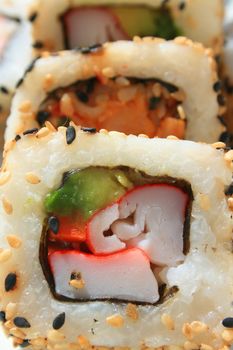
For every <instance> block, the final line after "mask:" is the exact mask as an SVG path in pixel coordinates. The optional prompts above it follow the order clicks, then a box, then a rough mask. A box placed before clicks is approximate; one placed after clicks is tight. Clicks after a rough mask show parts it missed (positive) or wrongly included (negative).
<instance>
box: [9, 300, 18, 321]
mask: <svg viewBox="0 0 233 350" xmlns="http://www.w3.org/2000/svg"><path fill="white" fill-rule="evenodd" d="M16 309H17V304H15V303H9V304H7V306H6V319H7V320H9V319H11V318H12V317H14V315H15V313H16Z"/></svg>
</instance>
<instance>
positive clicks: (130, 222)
mask: <svg viewBox="0 0 233 350" xmlns="http://www.w3.org/2000/svg"><path fill="white" fill-rule="evenodd" d="M191 203H192V191H191V187H190V186H189V185H188V184H187V183H185V182H184V181H177V180H175V179H170V178H164V179H162V178H154V177H149V176H146V175H144V174H142V173H140V172H137V171H134V170H132V169H128V168H117V169H108V168H98V167H97V168H95V167H93V168H87V169H83V170H79V171H73V172H70V173H68V174H66V175H65V176H64V179H63V183H62V185H61V187H60V188H58V189H57V190H55V191H53V192H51V193H49V194H48V195H47V197H46V199H45V210H46V212H47V213H48V214H49V216H48V219H47V223H46V227H45V228H44V232H43V234H42V239H41V248H40V261H41V265H42V268H43V271H44V274H45V276H46V278H47V281H48V283H49V285H50V288H51V291H52V293H53V295H54V296H55V298H58V299H62V300H70V301H72V300H76V301H87V300H104V299H116V300H128V301H133V302H139V303H156V302H158V301H159V300H160V301H161V300H163V295H162V293H160V288H159V287H161V285H162V284H163V281H162V280H161V277H159V276H158V273H157V272H155V271H156V268H159V269H163V268H166V267H168V266H169V267H172V266H177V265H179V264H181V263H182V262H183V261H184V259H185V255H186V254H187V252H188V250H189V221H190V211H191ZM135 267H136V268H135ZM113 276H114V280H113V279H112V277H113ZM142 278H143V280H144V283H143V284H141V282H140V281H141V280H142Z"/></svg>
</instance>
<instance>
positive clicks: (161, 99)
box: [6, 37, 225, 142]
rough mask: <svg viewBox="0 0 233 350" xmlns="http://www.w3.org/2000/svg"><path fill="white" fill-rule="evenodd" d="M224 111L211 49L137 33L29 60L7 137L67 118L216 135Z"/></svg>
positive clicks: (194, 136) (134, 129)
mask: <svg viewBox="0 0 233 350" xmlns="http://www.w3.org/2000/svg"><path fill="white" fill-rule="evenodd" d="M224 112H225V106H224V100H223V96H222V94H221V86H220V82H219V78H218V75H217V66H216V63H215V60H214V56H213V54H212V53H211V52H210V51H209V50H207V49H204V47H203V46H202V45H201V44H195V43H193V42H192V41H191V40H188V39H186V38H183V37H179V38H176V39H175V40H174V41H165V40H163V39H156V38H144V39H139V38H136V39H135V40H134V41H131V42H130V41H117V42H114V43H107V44H103V45H100V44H99V45H95V46H92V47H90V48H88V49H87V48H81V49H77V50H73V51H71V52H68V51H64V52H61V53H57V54H56V55H54V54H52V55H47V54H46V57H44V58H41V59H38V60H37V61H35V62H34V65H33V66H32V67H31V69H30V71H29V72H27V74H26V75H25V77H24V79H23V80H22V81H21V84H20V85H19V86H18V88H17V90H16V94H15V97H14V99H13V102H12V108H11V114H10V116H9V118H8V121H7V129H6V138H7V140H10V139H11V138H14V137H16V135H17V134H22V133H24V132H27V130H30V129H33V128H40V127H43V126H44V125H45V124H46V123H47V122H48V121H49V122H50V123H52V124H53V125H54V126H59V125H66V124H67V123H69V121H70V120H72V121H73V122H74V123H75V124H76V125H81V126H83V127H86V128H90V129H93V128H94V129H96V130H100V129H107V130H112V131H120V132H124V133H126V134H135V135H138V134H146V135H148V136H149V137H154V136H158V137H167V136H169V135H174V136H176V137H178V138H185V139H191V140H196V141H203V142H215V141H218V139H219V137H220V136H221V134H222V133H223V132H224V130H225V128H224V126H223V125H222V114H223V113H224Z"/></svg>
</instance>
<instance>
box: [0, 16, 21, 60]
mask: <svg viewBox="0 0 233 350" xmlns="http://www.w3.org/2000/svg"><path fill="white" fill-rule="evenodd" d="M18 25H19V23H18V22H17V20H15V19H11V18H9V17H6V16H2V15H0V33H1V37H0V59H2V58H3V57H4V51H5V50H6V49H7V46H8V45H9V43H10V40H11V38H12V36H13V35H14V34H15V32H16V31H17V28H18Z"/></svg>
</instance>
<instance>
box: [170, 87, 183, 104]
mask: <svg viewBox="0 0 233 350" xmlns="http://www.w3.org/2000/svg"><path fill="white" fill-rule="evenodd" d="M171 96H172V97H173V98H174V99H176V100H177V101H180V102H183V101H184V100H185V98H186V95H185V93H184V92H183V91H182V90H178V91H177V92H173V93H172V94H171Z"/></svg>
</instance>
